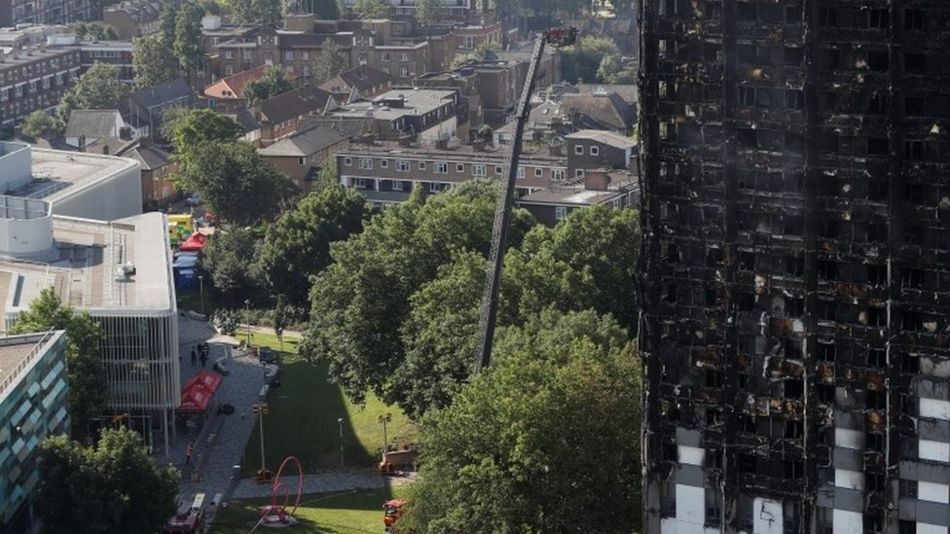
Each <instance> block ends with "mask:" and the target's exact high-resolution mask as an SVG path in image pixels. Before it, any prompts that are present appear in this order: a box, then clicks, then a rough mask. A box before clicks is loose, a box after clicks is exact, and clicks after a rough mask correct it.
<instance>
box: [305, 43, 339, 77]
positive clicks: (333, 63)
mask: <svg viewBox="0 0 950 534" xmlns="http://www.w3.org/2000/svg"><path fill="white" fill-rule="evenodd" d="M345 66H346V63H345V62H344V59H343V55H342V54H341V53H340V45H338V44H337V43H336V41H334V40H333V39H326V40H324V41H323V45H322V46H321V47H320V53H319V54H317V56H316V57H315V58H314V60H313V81H314V83H323V82H325V81H327V80H330V79H332V78H334V77H336V76H337V75H338V74H340V72H342V71H343V68H344V67H345Z"/></svg>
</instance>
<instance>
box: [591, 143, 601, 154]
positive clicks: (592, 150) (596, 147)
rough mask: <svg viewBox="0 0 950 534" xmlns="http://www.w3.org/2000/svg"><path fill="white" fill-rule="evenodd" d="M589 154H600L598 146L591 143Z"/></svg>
mask: <svg viewBox="0 0 950 534" xmlns="http://www.w3.org/2000/svg"><path fill="white" fill-rule="evenodd" d="M590 155H591V156H599V155H600V147H599V146H593V145H591V147H590Z"/></svg>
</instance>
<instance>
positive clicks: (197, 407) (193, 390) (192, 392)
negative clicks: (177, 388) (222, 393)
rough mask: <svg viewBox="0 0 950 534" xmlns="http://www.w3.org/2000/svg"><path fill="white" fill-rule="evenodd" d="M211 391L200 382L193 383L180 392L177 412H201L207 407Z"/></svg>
mask: <svg viewBox="0 0 950 534" xmlns="http://www.w3.org/2000/svg"><path fill="white" fill-rule="evenodd" d="M211 395H212V392H210V391H208V390H207V389H205V388H204V386H202V385H201V384H193V385H192V386H191V387H190V388H189V389H186V390H185V391H183V392H182V393H181V406H180V407H179V408H178V411H179V412H184V413H201V412H204V411H205V410H207V409H208V403H209V402H211Z"/></svg>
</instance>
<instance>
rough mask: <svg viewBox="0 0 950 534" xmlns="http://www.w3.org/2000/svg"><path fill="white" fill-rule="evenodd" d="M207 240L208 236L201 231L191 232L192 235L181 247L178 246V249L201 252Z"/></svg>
mask: <svg viewBox="0 0 950 534" xmlns="http://www.w3.org/2000/svg"><path fill="white" fill-rule="evenodd" d="M207 240H208V237H207V236H205V235H204V234H202V233H201V232H195V233H193V234H191V237H189V238H188V239H186V240H185V242H184V243H182V244H181V246H180V247H178V250H184V251H186V252H199V251H201V249H203V248H205V242H206V241H207Z"/></svg>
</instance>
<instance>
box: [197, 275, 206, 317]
mask: <svg viewBox="0 0 950 534" xmlns="http://www.w3.org/2000/svg"><path fill="white" fill-rule="evenodd" d="M198 287H199V288H200V289H199V290H198V291H199V292H200V294H201V315H204V314H205V277H204V275H203V274H199V275H198Z"/></svg>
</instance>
